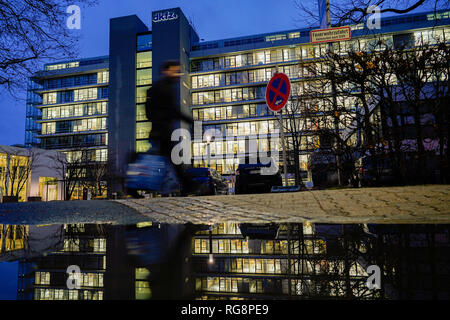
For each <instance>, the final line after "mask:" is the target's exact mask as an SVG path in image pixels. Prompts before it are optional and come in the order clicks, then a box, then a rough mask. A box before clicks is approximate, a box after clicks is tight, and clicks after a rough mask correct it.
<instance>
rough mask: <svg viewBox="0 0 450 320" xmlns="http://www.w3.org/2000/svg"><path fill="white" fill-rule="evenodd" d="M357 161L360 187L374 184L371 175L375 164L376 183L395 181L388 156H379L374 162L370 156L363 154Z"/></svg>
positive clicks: (387, 183) (382, 183) (388, 183)
mask: <svg viewBox="0 0 450 320" xmlns="http://www.w3.org/2000/svg"><path fill="white" fill-rule="evenodd" d="M359 161H360V172H359V179H360V182H361V186H362V187H370V186H375V177H374V176H372V175H371V169H372V166H373V165H375V170H376V171H377V172H378V179H379V181H378V185H391V184H394V183H395V175H394V171H393V167H392V163H391V160H390V159H389V158H387V157H381V158H380V159H377V161H376V162H375V161H373V160H372V159H371V157H370V156H365V157H362V158H361V159H359Z"/></svg>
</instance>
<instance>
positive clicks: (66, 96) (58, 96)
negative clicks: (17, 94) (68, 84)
mask: <svg viewBox="0 0 450 320" xmlns="http://www.w3.org/2000/svg"><path fill="white" fill-rule="evenodd" d="M99 90H100V93H99ZM107 93H108V88H107V87H106V88H87V89H76V90H73V91H64V92H47V93H44V94H43V96H42V104H44V105H45V104H55V103H65V102H73V101H86V100H94V99H98V98H99V97H100V98H105V97H107Z"/></svg>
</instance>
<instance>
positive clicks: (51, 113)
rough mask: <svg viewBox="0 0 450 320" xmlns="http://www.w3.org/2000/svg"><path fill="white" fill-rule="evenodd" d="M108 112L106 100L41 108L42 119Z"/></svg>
mask: <svg viewBox="0 0 450 320" xmlns="http://www.w3.org/2000/svg"><path fill="white" fill-rule="evenodd" d="M107 113H108V102H106V101H103V102H94V103H84V104H74V105H68V106H58V107H51V108H43V109H42V119H44V120H45V119H58V118H70V117H82V116H92V115H98V114H107Z"/></svg>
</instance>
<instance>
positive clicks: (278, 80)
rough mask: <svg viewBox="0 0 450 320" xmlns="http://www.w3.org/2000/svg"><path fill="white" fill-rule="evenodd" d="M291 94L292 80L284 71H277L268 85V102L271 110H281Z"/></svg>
mask: <svg viewBox="0 0 450 320" xmlns="http://www.w3.org/2000/svg"><path fill="white" fill-rule="evenodd" d="M290 94H291V82H290V81H289V78H288V76H287V75H285V74H284V73H275V74H274V76H273V77H272V79H270V81H269V83H268V84H267V87H266V103H267V106H268V107H269V109H270V110H272V111H275V112H277V111H280V110H281V109H283V107H284V106H285V105H286V103H287V102H288V100H289V95H290Z"/></svg>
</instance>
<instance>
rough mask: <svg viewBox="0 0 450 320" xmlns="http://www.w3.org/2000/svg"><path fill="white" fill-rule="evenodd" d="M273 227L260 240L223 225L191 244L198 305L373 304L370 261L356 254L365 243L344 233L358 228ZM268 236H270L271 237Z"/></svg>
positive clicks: (236, 227) (360, 237)
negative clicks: (249, 301) (273, 302)
mask: <svg viewBox="0 0 450 320" xmlns="http://www.w3.org/2000/svg"><path fill="white" fill-rule="evenodd" d="M274 227H278V231H277V230H276V229H275V230H274V231H271V230H270V229H271V228H273V227H270V226H269V225H266V226H260V228H262V229H265V232H266V233H264V231H262V230H259V231H258V235H257V236H255V235H256V234H255V235H253V236H250V237H249V236H248V235H247V234H243V233H242V230H245V229H241V226H240V225H239V224H237V223H221V224H219V225H218V226H217V227H216V228H214V229H212V230H211V231H203V232H199V233H197V234H196V235H195V236H194V237H193V240H192V264H193V266H192V270H193V274H192V277H193V279H192V280H193V281H194V282H195V292H196V296H197V298H200V299H224V298H227V299H248V298H259V299H274V298H277V297H279V298H283V299H286V298H289V297H291V298H294V297H297V298H299V297H302V298H343V297H345V296H346V295H347V296H351V297H353V298H359V299H365V298H369V299H373V298H377V297H378V293H377V292H371V291H370V290H368V288H367V287H366V285H365V281H366V279H367V276H368V275H367V272H366V268H367V265H366V264H367V263H368V262H369V261H365V259H367V257H366V256H365V255H364V254H363V253H362V252H358V250H354V249H355V244H356V246H359V245H360V244H362V243H367V237H368V235H367V234H366V235H364V232H363V231H362V229H359V232H357V233H358V239H357V240H356V239H354V240H355V242H354V243H353V242H352V243H350V242H345V241H343V239H344V235H345V233H349V232H350V230H352V232H356V231H357V229H358V228H360V226H357V225H354V226H341V225H313V224H309V223H306V224H303V225H302V224H282V225H280V226H278V225H276V226H274ZM270 234H272V235H271V236H270Z"/></svg>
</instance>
